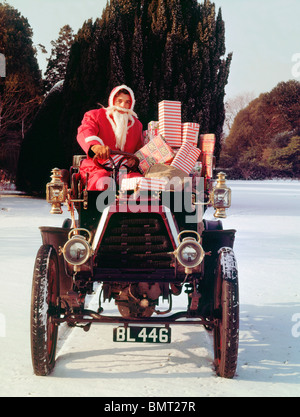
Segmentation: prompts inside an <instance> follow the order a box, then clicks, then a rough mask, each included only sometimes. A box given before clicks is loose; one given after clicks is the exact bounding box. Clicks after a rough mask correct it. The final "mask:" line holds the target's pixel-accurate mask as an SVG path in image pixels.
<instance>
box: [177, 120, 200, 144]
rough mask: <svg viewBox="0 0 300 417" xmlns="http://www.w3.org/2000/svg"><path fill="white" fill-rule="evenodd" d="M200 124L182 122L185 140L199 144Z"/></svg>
mask: <svg viewBox="0 0 300 417" xmlns="http://www.w3.org/2000/svg"><path fill="white" fill-rule="evenodd" d="M199 129H200V125H199V124H198V123H190V122H189V123H182V125H181V135H182V141H183V142H186V141H187V142H190V143H191V144H192V145H194V146H196V147H197V145H198V137H199Z"/></svg>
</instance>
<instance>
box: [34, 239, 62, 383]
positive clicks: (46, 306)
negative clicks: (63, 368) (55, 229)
mask: <svg viewBox="0 0 300 417" xmlns="http://www.w3.org/2000/svg"><path fill="white" fill-rule="evenodd" d="M59 307H60V303H59V274H58V260H57V254H56V252H55V250H54V248H53V247H52V246H50V245H42V246H41V247H40V249H39V251H38V253H37V256H36V261H35V266H34V273H33V282H32V295H31V356H32V364H33V369H34V373H35V374H36V375H39V376H44V375H48V374H49V373H50V372H51V370H52V369H53V367H54V365H55V353H56V345H57V335H58V325H57V324H55V323H54V322H53V318H54V317H55V316H57V315H59Z"/></svg>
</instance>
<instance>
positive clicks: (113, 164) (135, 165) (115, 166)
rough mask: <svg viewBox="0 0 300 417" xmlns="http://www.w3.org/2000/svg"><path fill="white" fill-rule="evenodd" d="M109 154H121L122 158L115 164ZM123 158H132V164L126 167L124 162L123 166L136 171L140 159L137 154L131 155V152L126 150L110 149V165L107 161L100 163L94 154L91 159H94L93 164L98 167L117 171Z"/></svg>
mask: <svg viewBox="0 0 300 417" xmlns="http://www.w3.org/2000/svg"><path fill="white" fill-rule="evenodd" d="M111 155H122V158H121V159H120V160H119V161H118V163H117V164H115V161H114V160H113V159H112V157H111ZM125 159H133V160H134V165H133V166H132V167H128V166H127V165H126V164H124V165H123V166H124V167H126V168H127V169H128V171H129V172H131V171H136V170H137V168H138V166H139V163H140V160H139V158H138V157H137V156H135V155H133V154H132V153H128V152H123V151H112V150H110V156H109V161H110V162H111V164H112V167H110V166H109V165H107V162H106V163H105V164H101V163H100V162H99V161H98V158H97V157H96V156H94V158H93V161H94V164H95V165H96V166H97V167H98V168H101V169H105V170H106V171H113V172H118V171H119V170H120V168H121V165H122V162H123V161H124V160H125Z"/></svg>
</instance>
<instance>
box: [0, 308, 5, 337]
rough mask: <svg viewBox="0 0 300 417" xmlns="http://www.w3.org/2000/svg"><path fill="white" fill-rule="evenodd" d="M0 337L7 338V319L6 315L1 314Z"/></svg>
mask: <svg viewBox="0 0 300 417" xmlns="http://www.w3.org/2000/svg"><path fill="white" fill-rule="evenodd" d="M0 337H6V319H5V315H4V314H1V313H0Z"/></svg>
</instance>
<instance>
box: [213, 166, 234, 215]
mask: <svg viewBox="0 0 300 417" xmlns="http://www.w3.org/2000/svg"><path fill="white" fill-rule="evenodd" d="M210 201H211V204H212V205H213V207H214V209H215V210H216V211H215V213H214V217H217V218H220V219H225V218H226V209H228V208H229V207H230V206H231V189H230V188H229V187H227V185H226V174H225V173H224V172H220V173H219V174H218V175H217V184H216V185H215V186H214V188H213V190H212V195H211V200H210Z"/></svg>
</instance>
